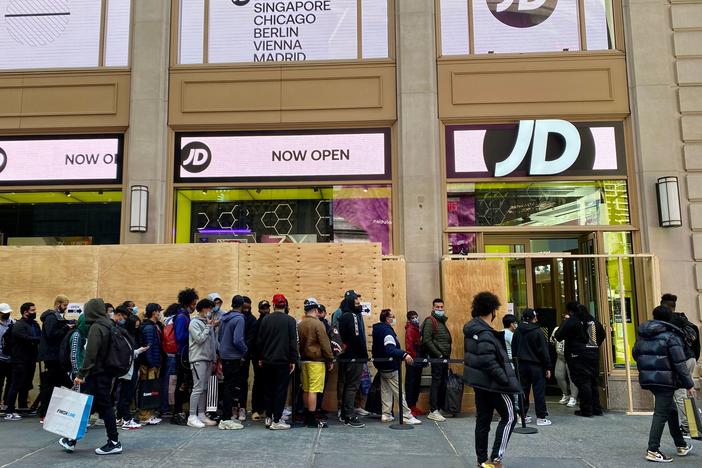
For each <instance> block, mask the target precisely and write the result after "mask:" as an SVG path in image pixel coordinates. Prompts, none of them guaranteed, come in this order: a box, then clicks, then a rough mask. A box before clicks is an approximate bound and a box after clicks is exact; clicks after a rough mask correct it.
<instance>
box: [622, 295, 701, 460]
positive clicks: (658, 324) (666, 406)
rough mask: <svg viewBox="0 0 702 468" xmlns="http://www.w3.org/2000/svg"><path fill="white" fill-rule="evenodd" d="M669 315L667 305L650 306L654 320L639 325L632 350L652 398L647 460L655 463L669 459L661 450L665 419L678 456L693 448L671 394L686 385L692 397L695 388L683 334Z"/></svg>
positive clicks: (642, 379)
mask: <svg viewBox="0 0 702 468" xmlns="http://www.w3.org/2000/svg"><path fill="white" fill-rule="evenodd" d="M672 318H673V311H672V310H670V309H669V308H668V307H664V306H658V307H656V308H655V309H653V320H649V321H648V322H645V323H643V324H642V325H641V326H640V327H639V331H638V338H637V340H636V344H635V345H634V349H633V352H632V355H633V357H634V359H635V360H636V364H637V367H638V370H639V384H640V385H641V388H643V389H645V390H650V391H651V392H652V393H653V395H654V397H655V407H654V411H653V420H652V421H651V431H650V432H649V436H648V452H647V453H646V459H647V460H650V461H657V462H666V461H672V459H670V458H669V457H666V456H665V455H663V454H662V453H661V452H660V444H661V436H662V435H663V427H664V426H665V423H666V422H668V429H669V430H670V435H671V436H673V441H674V442H675V446H676V447H677V452H678V456H685V455H687V453H688V452H689V451H690V450H691V449H692V447H691V446H689V445H688V444H687V442H685V439H684V438H683V434H682V431H681V430H680V420H679V419H678V412H677V409H676V408H675V405H674V402H673V394H674V393H675V390H676V389H678V388H685V389H687V393H688V395H689V396H690V397H693V398H694V396H695V388H694V382H693V381H692V376H691V375H690V372H689V371H688V370H687V365H686V364H685V349H684V346H685V345H684V343H683V333H682V331H681V330H680V329H679V328H678V327H676V326H675V325H673V324H672V323H670V321H671V320H672Z"/></svg>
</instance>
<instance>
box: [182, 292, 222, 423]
mask: <svg viewBox="0 0 702 468" xmlns="http://www.w3.org/2000/svg"><path fill="white" fill-rule="evenodd" d="M214 307H215V304H214V302H212V301H211V300H209V299H202V300H201V301H200V302H198V303H197V305H196V306H195V311H196V312H197V317H195V318H194V319H192V320H191V321H190V325H189V330H188V331H189V332H190V333H189V340H190V342H189V347H190V349H189V350H188V351H189V353H190V366H191V368H192V371H193V391H192V393H190V415H189V416H188V426H190V427H194V428H196V429H199V428H202V427H205V426H216V425H217V423H216V422H215V421H213V420H212V419H210V418H209V417H207V415H206V414H205V410H206V409H207V388H208V385H209V382H210V376H211V375H212V366H213V365H214V362H215V360H216V359H217V338H216V337H215V321H214V318H213V317H212V314H213V312H212V311H213V309H214Z"/></svg>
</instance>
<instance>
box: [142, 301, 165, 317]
mask: <svg viewBox="0 0 702 468" xmlns="http://www.w3.org/2000/svg"><path fill="white" fill-rule="evenodd" d="M159 310H163V308H161V306H160V305H159V304H156V303H155V302H151V303H149V304H146V313H147V314H150V313H153V312H157V311H159Z"/></svg>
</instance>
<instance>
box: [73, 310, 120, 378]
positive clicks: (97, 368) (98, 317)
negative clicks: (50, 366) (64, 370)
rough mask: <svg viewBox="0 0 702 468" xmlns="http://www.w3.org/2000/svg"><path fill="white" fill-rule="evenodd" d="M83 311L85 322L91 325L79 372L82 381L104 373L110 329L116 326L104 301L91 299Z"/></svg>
mask: <svg viewBox="0 0 702 468" xmlns="http://www.w3.org/2000/svg"><path fill="white" fill-rule="evenodd" d="M83 310H84V312H83V313H84V314H85V321H86V322H87V323H88V324H89V325H90V331H89V332H88V343H87V346H86V348H85V357H84V358H83V367H81V368H80V370H79V371H78V377H80V378H81V379H84V378H85V377H86V376H94V375H98V374H102V373H103V367H104V363H105V358H106V357H107V353H108V352H109V349H110V329H111V328H112V327H114V326H115V324H114V322H113V321H112V320H110V319H109V318H108V317H107V309H106V308H105V302H104V301H103V300H102V299H100V298H97V299H90V300H89V301H88V302H86V304H85V308H84V309H83Z"/></svg>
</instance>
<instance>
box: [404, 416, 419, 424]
mask: <svg viewBox="0 0 702 468" xmlns="http://www.w3.org/2000/svg"><path fill="white" fill-rule="evenodd" d="M403 422H404V423H405V424H409V425H410V426H416V425H418V424H422V421H420V420H419V419H417V418H415V417H414V416H410V417H409V418H404V419H403Z"/></svg>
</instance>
